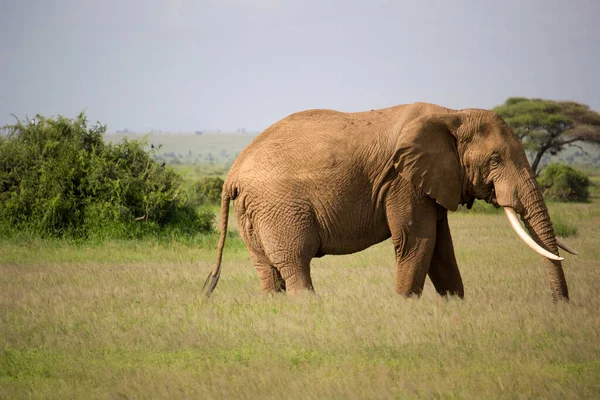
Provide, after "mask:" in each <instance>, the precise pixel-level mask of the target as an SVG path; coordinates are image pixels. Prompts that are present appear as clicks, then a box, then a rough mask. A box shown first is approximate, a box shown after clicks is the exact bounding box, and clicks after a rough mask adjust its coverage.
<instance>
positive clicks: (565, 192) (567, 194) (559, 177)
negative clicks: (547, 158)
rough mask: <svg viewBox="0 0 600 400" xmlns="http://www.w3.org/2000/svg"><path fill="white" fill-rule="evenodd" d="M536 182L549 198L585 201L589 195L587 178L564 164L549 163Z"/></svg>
mask: <svg viewBox="0 0 600 400" xmlns="http://www.w3.org/2000/svg"><path fill="white" fill-rule="evenodd" d="M538 183H539V185H540V188H541V190H542V192H543V194H544V197H545V198H546V199H549V200H556V201H586V200H587V199H588V197H589V194H590V193H589V186H590V180H589V178H588V177H587V176H586V175H585V174H584V173H583V172H581V171H577V170H576V169H574V168H571V167H569V166H568V165H565V164H557V163H553V164H549V165H548V166H547V167H546V169H545V170H544V173H543V175H542V176H541V177H540V178H538Z"/></svg>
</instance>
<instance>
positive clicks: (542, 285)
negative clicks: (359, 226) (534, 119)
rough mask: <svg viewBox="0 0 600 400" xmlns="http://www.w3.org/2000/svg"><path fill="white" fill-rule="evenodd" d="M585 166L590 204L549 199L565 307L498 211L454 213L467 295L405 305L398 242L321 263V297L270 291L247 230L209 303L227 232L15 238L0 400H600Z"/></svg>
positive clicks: (1, 308)
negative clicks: (263, 288)
mask: <svg viewBox="0 0 600 400" xmlns="http://www.w3.org/2000/svg"><path fill="white" fill-rule="evenodd" d="M181 168H182V171H183V172H184V173H185V174H186V176H188V179H192V177H193V176H195V175H202V172H199V171H198V170H196V168H201V167H198V166H185V167H181ZM215 168H216V167H215ZM217 170H218V168H217ZM588 173H591V174H592V175H593V176H592V179H593V181H594V182H595V185H596V186H595V188H594V189H593V195H592V198H591V201H590V202H589V203H578V204H561V203H550V204H549V208H550V212H551V216H552V218H553V220H554V223H555V225H557V228H559V231H561V232H566V233H570V234H572V233H573V232H572V230H573V229H574V228H575V227H576V230H577V232H576V234H575V235H574V236H571V237H568V238H567V239H565V241H566V242H568V243H569V244H570V245H571V246H572V247H574V248H576V249H577V250H579V252H580V255H579V256H571V255H566V256H565V257H566V260H565V261H564V268H565V274H566V276H567V281H568V284H569V290H570V297H571V301H570V302H569V303H567V304H564V303H560V304H553V303H552V299H551V295H550V288H549V284H548V282H547V277H546V273H545V271H544V270H543V268H542V265H541V262H540V261H539V256H537V255H536V254H534V253H533V252H532V251H531V250H530V249H528V248H527V247H526V246H525V245H524V244H523V243H522V242H520V241H519V240H518V239H517V238H516V236H515V234H514V232H513V231H512V230H511V229H510V227H509V224H508V222H507V220H506V218H505V217H504V215H503V214H502V213H498V212H486V213H484V212H473V211H470V212H466V211H461V212H457V213H452V214H451V216H450V224H451V229H452V234H453V236H454V242H455V247H456V255H457V259H458V262H459V266H460V268H461V272H462V275H463V280H464V283H465V289H466V298H465V300H462V301H461V300H457V299H454V298H451V299H443V298H440V297H439V296H438V295H437V294H436V293H435V290H434V289H433V287H432V285H431V284H430V283H429V282H428V283H427V284H426V287H425V292H424V294H423V296H422V297H421V298H420V299H404V298H401V297H399V296H397V295H396V294H395V293H394V252H393V249H392V246H391V244H390V243H389V242H384V243H381V244H379V245H376V246H373V247H372V248H369V249H368V250H366V251H363V252H361V253H357V254H353V255H349V256H326V257H324V258H321V259H316V260H314V262H313V264H312V265H313V270H312V275H313V281H314V283H315V288H316V292H317V295H315V296H313V295H305V296H298V297H295V298H288V297H286V296H285V295H276V296H262V295H261V294H260V293H259V287H258V278H257V276H256V273H255V271H254V268H253V266H252V264H251V262H250V260H249V258H248V255H247V253H246V251H245V248H244V245H243V243H242V242H241V240H240V239H239V237H238V236H237V234H236V227H235V222H234V221H233V220H230V231H231V233H230V235H229V236H230V237H229V238H228V241H227V244H226V251H225V255H224V265H223V273H222V276H221V280H220V282H219V285H218V287H217V289H216V290H215V293H214V295H213V297H211V299H210V300H207V299H205V298H204V297H203V296H202V295H201V293H200V290H201V288H202V284H203V283H204V279H205V278H206V275H207V274H208V273H209V271H210V269H211V268H212V266H213V263H214V259H215V256H216V250H215V249H216V235H211V236H209V237H207V238H206V240H205V241H204V242H200V243H198V242H195V244H193V245H191V244H182V243H168V242H159V241H157V242H153V241H121V242H120V241H107V242H102V243H94V244H89V243H80V242H72V241H58V240H50V241H44V240H39V239H26V238H20V239H14V240H5V241H3V242H0V398H7V399H14V398H111V399H112V398H128V399H141V398H201V399H209V398H223V399H232V398H242V399H255V398H344V399H345V398H356V399H363V398H399V399H404V398H472V399H482V398H523V399H529V398H600V316H599V310H600V296H599V291H598V288H599V287H600V286H599V285H600V282H599V277H600V190H599V189H598V185H600V171H598V170H588ZM215 211H216V209H215Z"/></svg>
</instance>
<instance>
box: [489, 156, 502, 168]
mask: <svg viewBox="0 0 600 400" xmlns="http://www.w3.org/2000/svg"><path fill="white" fill-rule="evenodd" d="M498 164H500V157H498V156H497V155H494V156H492V157H491V158H490V166H491V167H497V166H498Z"/></svg>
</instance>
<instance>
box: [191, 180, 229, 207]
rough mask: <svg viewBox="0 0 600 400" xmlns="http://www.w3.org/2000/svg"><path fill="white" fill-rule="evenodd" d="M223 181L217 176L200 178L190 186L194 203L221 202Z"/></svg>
mask: <svg viewBox="0 0 600 400" xmlns="http://www.w3.org/2000/svg"><path fill="white" fill-rule="evenodd" d="M223 183H224V182H223V179H221V178H219V177H207V178H203V179H201V180H200V181H199V182H197V183H196V184H195V185H194V186H193V187H192V196H191V197H192V198H193V202H194V204H221V191H222V190H223Z"/></svg>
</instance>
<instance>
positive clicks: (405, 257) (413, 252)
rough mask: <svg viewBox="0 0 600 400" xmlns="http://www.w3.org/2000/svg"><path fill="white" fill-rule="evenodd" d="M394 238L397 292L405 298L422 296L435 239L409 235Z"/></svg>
mask: <svg viewBox="0 0 600 400" xmlns="http://www.w3.org/2000/svg"><path fill="white" fill-rule="evenodd" d="M403 236H404V237H402V238H396V239H394V238H393V242H394V249H395V251H396V292H397V293H399V294H401V295H403V296H405V297H412V296H420V295H421V293H422V292H423V286H424V285H425V277H426V275H427V271H428V269H429V264H430V261H431V257H432V253H433V249H434V245H435V239H433V238H428V237H418V236H416V235H414V234H411V233H407V234H405V235H403Z"/></svg>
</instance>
